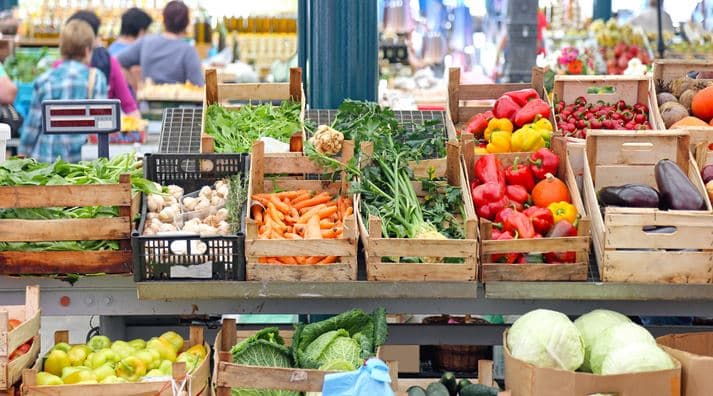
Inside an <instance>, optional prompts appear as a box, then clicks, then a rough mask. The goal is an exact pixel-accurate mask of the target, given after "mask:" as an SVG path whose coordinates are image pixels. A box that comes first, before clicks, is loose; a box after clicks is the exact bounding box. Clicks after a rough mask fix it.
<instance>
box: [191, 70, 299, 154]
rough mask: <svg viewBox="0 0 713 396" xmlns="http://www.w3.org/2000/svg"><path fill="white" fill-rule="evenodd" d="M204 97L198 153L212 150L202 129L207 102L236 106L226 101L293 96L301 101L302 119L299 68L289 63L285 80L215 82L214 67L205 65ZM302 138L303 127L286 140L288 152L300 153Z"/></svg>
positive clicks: (238, 106) (211, 145)
mask: <svg viewBox="0 0 713 396" xmlns="http://www.w3.org/2000/svg"><path fill="white" fill-rule="evenodd" d="M205 84H206V85H205V97H204V99H203V117H204V119H203V124H202V125H201V153H213V152H214V151H215V146H214V141H213V137H212V136H210V135H208V134H206V132H205V117H206V115H207V109H208V106H210V105H212V104H214V103H220V104H222V105H223V106H224V107H225V108H227V109H237V108H240V105H235V104H229V103H227V102H230V101H242V102H249V101H253V102H264V101H284V100H294V101H297V102H301V103H302V111H301V112H300V121H304V119H305V94H304V89H303V88H302V69H301V68H299V67H293V68H291V69H290V82H289V83H250V84H248V83H244V84H235V83H222V82H221V83H219V82H218V73H217V71H216V70H215V69H208V70H206V72H205ZM304 139H305V132H304V127H303V128H302V130H301V131H299V132H296V133H295V134H294V135H293V136H292V139H291V141H290V151H291V153H289V154H281V155H290V154H292V155H296V156H299V155H301V153H302V142H303V141H304Z"/></svg>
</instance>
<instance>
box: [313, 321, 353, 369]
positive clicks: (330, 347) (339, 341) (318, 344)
mask: <svg viewBox="0 0 713 396" xmlns="http://www.w3.org/2000/svg"><path fill="white" fill-rule="evenodd" d="M360 352H361V349H360V347H359V344H358V343H357V342H356V340H354V339H353V338H351V337H349V332H347V331H346V330H344V329H339V330H332V331H328V332H326V333H324V334H322V335H321V336H319V337H317V339H316V340H314V341H313V342H312V343H311V344H309V345H307V349H305V356H306V358H307V359H308V360H310V361H312V362H314V363H316V364H317V365H319V366H325V365H330V364H331V363H334V362H337V361H341V362H348V363H349V364H350V365H351V366H352V367H358V366H359V363H360V360H361V359H360V357H359V356H360Z"/></svg>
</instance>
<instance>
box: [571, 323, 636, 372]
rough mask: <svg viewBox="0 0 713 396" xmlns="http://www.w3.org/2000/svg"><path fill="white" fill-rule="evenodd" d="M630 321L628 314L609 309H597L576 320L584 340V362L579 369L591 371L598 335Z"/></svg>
mask: <svg viewBox="0 0 713 396" xmlns="http://www.w3.org/2000/svg"><path fill="white" fill-rule="evenodd" d="M628 322H631V320H629V318H627V317H626V316H624V315H622V314H620V313H619V312H614V311H609V310H607V309H595V310H594V311H592V312H589V313H587V314H584V315H582V316H580V317H579V318H578V319H577V320H575V321H574V325H575V326H577V329H578V330H579V333H580V334H581V335H582V340H584V363H583V364H582V367H580V368H579V370H580V371H586V372H591V368H590V367H589V361H590V359H591V358H590V356H591V354H592V344H594V339H595V338H596V337H597V336H599V335H600V334H601V333H603V332H604V330H606V329H608V328H610V327H613V326H616V325H618V324H620V323H628Z"/></svg>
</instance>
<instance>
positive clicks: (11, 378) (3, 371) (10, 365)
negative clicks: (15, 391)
mask: <svg viewBox="0 0 713 396" xmlns="http://www.w3.org/2000/svg"><path fill="white" fill-rule="evenodd" d="M41 347H42V345H41V342H40V336H39V334H38V335H35V336H34V338H33V339H32V346H31V347H30V350H29V351H27V353H25V354H23V355H20V356H19V357H17V358H16V359H15V360H13V361H12V362H6V361H3V359H0V391H2V389H7V388H8V387H11V386H12V385H13V384H15V383H17V382H18V381H19V380H20V378H22V372H23V370H24V369H26V368H27V367H31V366H32V365H33V363H34V362H35V361H36V360H37V356H38V355H39V353H40V348H41ZM3 366H4V367H3Z"/></svg>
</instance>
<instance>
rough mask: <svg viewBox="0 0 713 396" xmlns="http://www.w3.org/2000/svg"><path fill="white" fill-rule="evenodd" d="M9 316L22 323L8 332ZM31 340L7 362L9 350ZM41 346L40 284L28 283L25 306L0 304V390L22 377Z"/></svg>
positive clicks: (8, 388)
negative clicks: (20, 353) (18, 354)
mask: <svg viewBox="0 0 713 396" xmlns="http://www.w3.org/2000/svg"><path fill="white" fill-rule="evenodd" d="M10 319H17V320H20V321H22V324H20V325H19V326H18V327H16V328H14V329H13V330H12V331H7V328H8V321H9V320H10ZM30 339H32V340H33V341H32V347H31V348H30V350H29V351H27V353H25V354H23V355H21V356H19V357H18V358H16V359H14V360H13V361H10V360H9V359H10V355H11V354H12V352H14V351H15V349H17V348H18V347H19V346H20V345H22V344H24V343H25V342H27V341H28V340H30ZM40 347H41V345H40V287H39V286H27V288H26V289H25V305H5V306H0V392H3V391H7V390H10V389H12V388H13V385H14V384H15V383H16V382H17V381H19V380H20V378H21V377H22V370H23V369H25V368H27V367H31V366H32V365H33V364H34V363H35V360H37V355H38V354H39V353H40Z"/></svg>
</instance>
